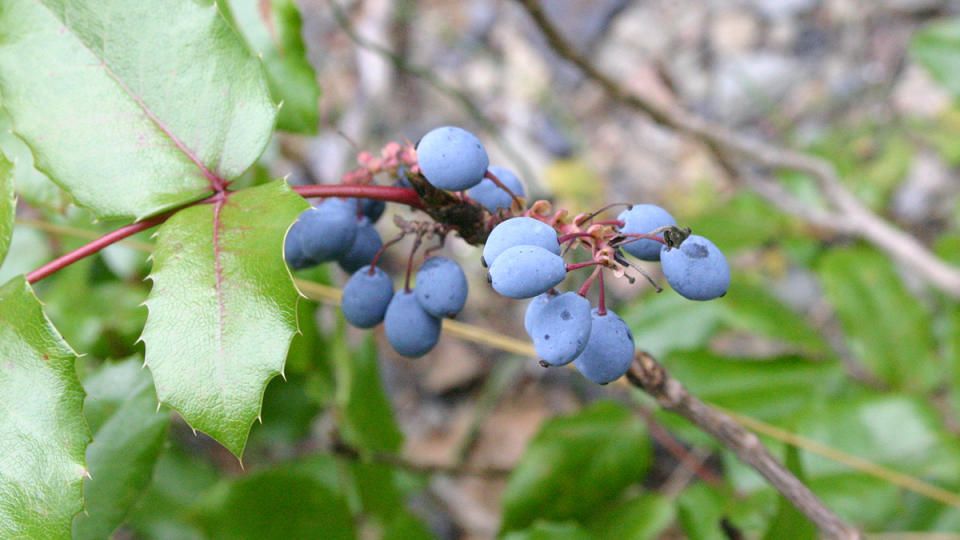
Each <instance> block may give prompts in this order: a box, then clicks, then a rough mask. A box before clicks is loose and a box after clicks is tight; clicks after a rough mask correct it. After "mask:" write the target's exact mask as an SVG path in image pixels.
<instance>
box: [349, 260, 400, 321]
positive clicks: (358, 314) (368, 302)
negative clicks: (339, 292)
mask: <svg viewBox="0 0 960 540" xmlns="http://www.w3.org/2000/svg"><path fill="white" fill-rule="evenodd" d="M391 298H393V283H392V282H391V281H390V276H388V275H387V273H386V272H384V271H383V270H381V269H379V268H376V267H375V268H374V269H373V275H371V274H370V267H369V266H364V267H363V268H360V269H359V270H357V271H356V272H354V273H353V275H352V276H350V279H349V280H347V284H346V285H344V287H343V299H342V300H341V301H340V309H341V310H343V316H344V317H345V318H346V319H347V321H348V322H349V323H350V324H352V325H354V326H356V327H357V328H373V327H374V326H376V325H378V324H380V322H381V321H383V316H384V314H385V313H386V312H387V306H388V305H389V304H390V299H391Z"/></svg>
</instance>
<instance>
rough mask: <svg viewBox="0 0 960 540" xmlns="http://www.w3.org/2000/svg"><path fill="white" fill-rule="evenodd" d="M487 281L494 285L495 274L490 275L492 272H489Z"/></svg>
mask: <svg viewBox="0 0 960 540" xmlns="http://www.w3.org/2000/svg"><path fill="white" fill-rule="evenodd" d="M487 283H489V284H490V285H493V276H491V275H490V272H487Z"/></svg>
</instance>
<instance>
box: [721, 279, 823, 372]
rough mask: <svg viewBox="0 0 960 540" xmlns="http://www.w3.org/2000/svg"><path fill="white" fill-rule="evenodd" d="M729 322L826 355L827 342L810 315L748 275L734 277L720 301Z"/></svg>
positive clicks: (809, 352)
mask: <svg viewBox="0 0 960 540" xmlns="http://www.w3.org/2000/svg"><path fill="white" fill-rule="evenodd" d="M717 306H718V307H719V308H720V309H721V310H722V311H723V320H724V322H725V323H726V324H725V325H726V326H728V327H730V328H733V329H736V330H738V331H742V332H748V333H750V334H754V335H757V336H762V337H766V338H772V339H775V340H777V341H779V342H782V343H784V344H786V345H789V346H790V347H792V348H793V350H792V351H791V352H793V351H794V350H795V351H796V352H799V353H803V354H805V355H807V356H823V355H824V354H826V353H827V350H828V347H827V344H826V343H825V342H824V341H823V338H822V337H821V335H820V333H819V332H817V331H816V330H814V329H813V328H811V327H810V324H809V323H808V322H807V318H806V317H804V316H802V315H800V314H799V313H797V312H795V311H793V310H792V309H790V308H789V307H787V306H786V305H784V304H783V303H781V302H780V301H779V300H777V299H776V298H774V297H773V296H772V295H771V294H770V293H768V292H767V291H766V290H764V288H763V287H761V286H759V285H756V284H752V283H750V282H749V281H748V280H747V277H746V276H738V277H737V278H734V280H733V282H732V283H731V284H730V290H729V291H728V292H727V294H726V296H724V297H723V298H722V299H719V300H718V301H717Z"/></svg>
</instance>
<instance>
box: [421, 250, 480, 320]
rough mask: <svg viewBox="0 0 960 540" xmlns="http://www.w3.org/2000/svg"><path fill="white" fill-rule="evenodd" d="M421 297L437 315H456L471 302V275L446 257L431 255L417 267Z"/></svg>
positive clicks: (430, 312)
mask: <svg viewBox="0 0 960 540" xmlns="http://www.w3.org/2000/svg"><path fill="white" fill-rule="evenodd" d="M414 292H415V294H416V296H417V301H419V302H420V305H421V306H423V309H425V310H426V311H427V313H429V314H431V315H433V316H434V317H454V316H456V314H457V313H460V310H461V309H463V306H464V304H466V303H467V276H466V275H464V273H463V269H461V268H460V265H459V264H457V263H456V261H454V260H452V259H448V258H446V257H430V258H429V259H427V260H426V261H424V263H423V264H422V265H421V266H420V269H419V270H418V271H417V286H416V288H415V289H414Z"/></svg>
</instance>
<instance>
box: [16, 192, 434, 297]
mask: <svg viewBox="0 0 960 540" xmlns="http://www.w3.org/2000/svg"><path fill="white" fill-rule="evenodd" d="M292 189H293V191H295V192H296V193H298V194H300V196H301V197H357V198H360V199H380V200H384V201H390V202H395V203H400V204H405V205H407V206H411V207H413V208H416V209H418V210H422V209H424V206H423V201H421V200H420V196H419V195H417V192H416V191H414V190H412V189H407V188H398V187H391V186H368V185H331V186H326V185H324V186H296V187H294V188H292ZM228 193H230V192H218V193H216V194H214V195H212V196H211V197H209V198H207V199H204V200H201V201H196V202H192V203H189V204H185V205H183V206H181V207H180V208H177V209H175V210H171V211H169V212H166V213H164V214H160V215H159V216H155V217H152V218H149V219H145V220H143V221H138V222H136V223H131V224H130V225H124V226H123V227H120V228H119V229H117V230H115V231H112V232H109V233H107V234H105V235H103V236H101V237H100V238H98V239H96V240H94V241H92V242H90V243H89V244H86V245H84V246H82V247H79V248H77V249H75V250H73V251H71V252H70V253H67V254H66V255H63V256H60V257H57V258H56V259H54V260H52V261H50V262H48V263H47V264H45V265H43V266H41V267H40V268H37V269H36V270H34V271H33V272H30V273H29V274H27V282H28V283H36V282H38V281H40V280H41V279H43V278H45V277H47V276H49V275H50V274H52V273H54V272H56V271H57V270H60V269H63V268H66V267H67V266H70V265H71V264H73V263H75V262H77V261H79V260H80V259H83V258H86V257H89V256H90V255H93V254H95V253H97V252H99V251H100V250H102V249H103V248H105V247H107V246H109V245H111V244H113V243H115V242H119V241H120V240H123V239H124V238H127V237H128V236H132V235H134V234H137V233H138V232H141V231H145V230H147V229H151V228H153V227H156V226H157V225H160V224H161V223H163V222H164V221H166V220H167V219H169V218H170V216H172V215H174V214H175V213H177V212H179V211H180V210H183V209H184V208H188V207H190V206H195V205H198V204H206V203H210V202H216V201H218V200H220V198H222V197H224V196H226V194H228Z"/></svg>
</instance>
